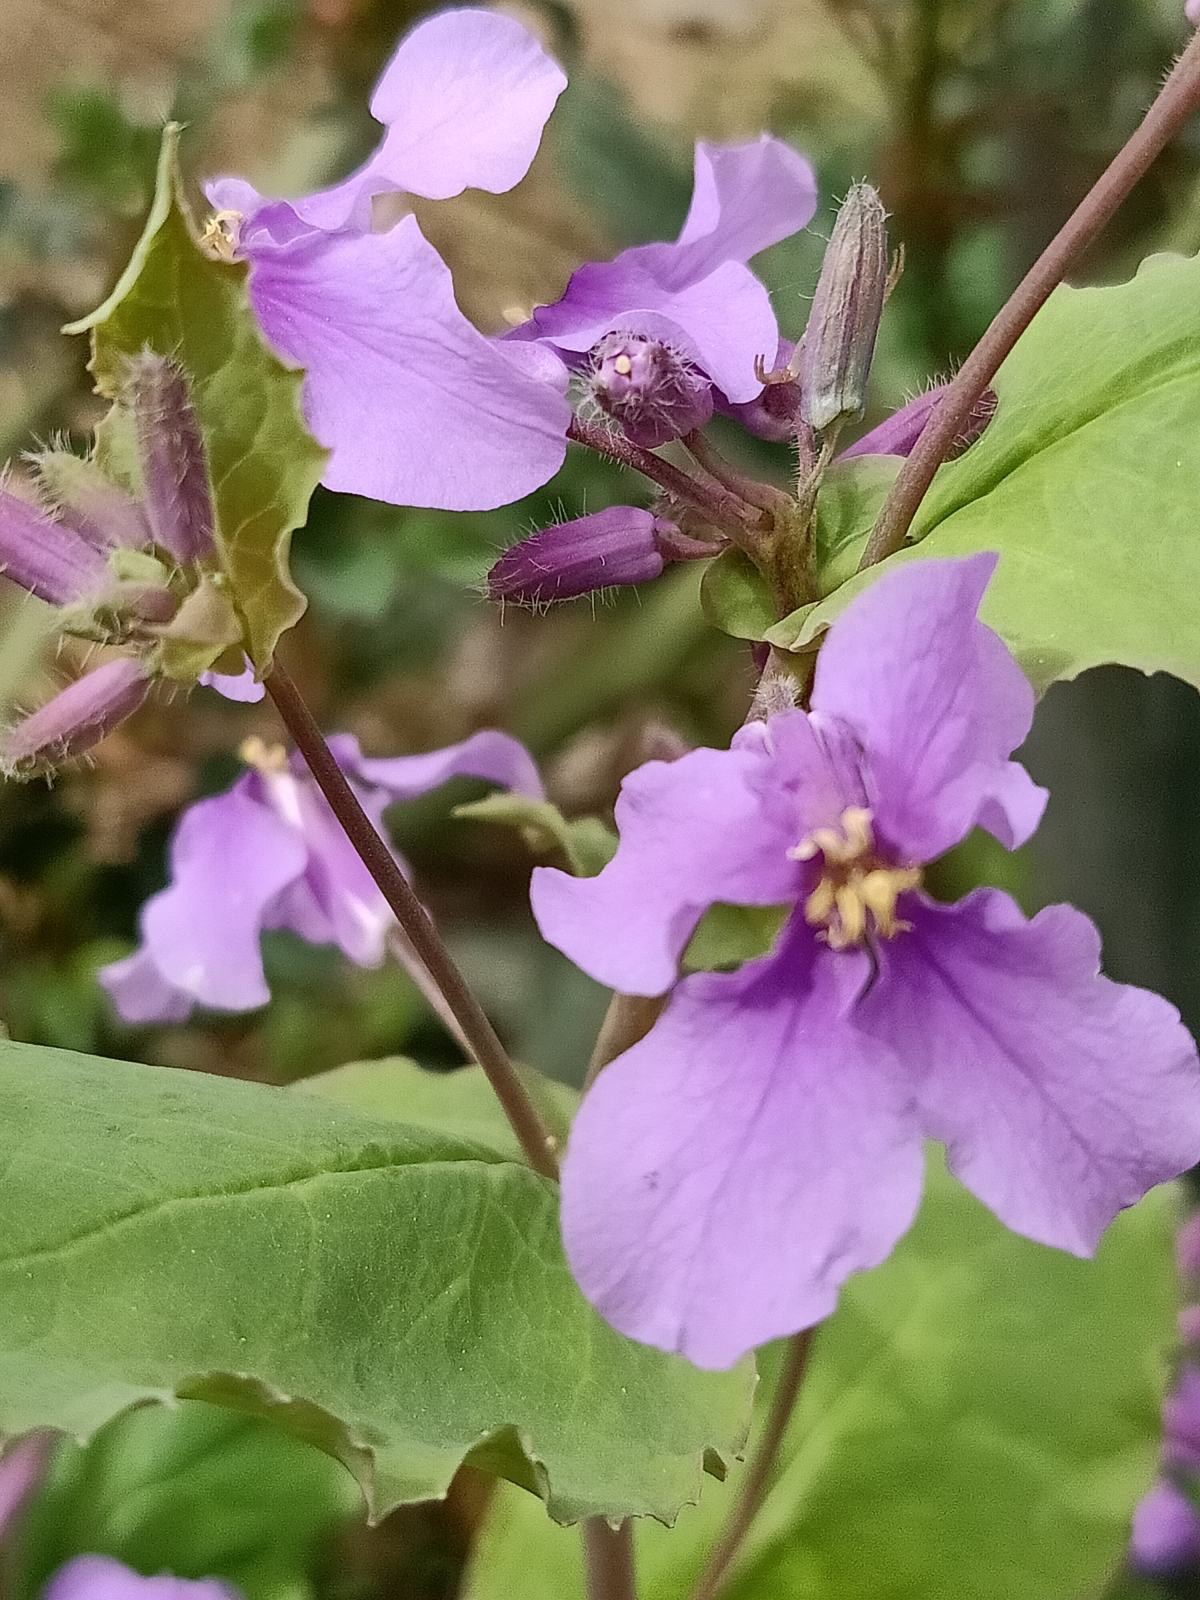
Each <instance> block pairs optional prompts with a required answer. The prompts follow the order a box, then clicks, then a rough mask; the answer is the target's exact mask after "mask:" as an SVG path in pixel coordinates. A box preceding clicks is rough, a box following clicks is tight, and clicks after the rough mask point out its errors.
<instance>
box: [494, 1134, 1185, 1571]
mask: <svg viewBox="0 0 1200 1600" xmlns="http://www.w3.org/2000/svg"><path fill="white" fill-rule="evenodd" d="M1174 1221H1175V1210H1174V1205H1173V1196H1172V1195H1171V1194H1170V1192H1169V1191H1167V1190H1160V1191H1158V1192H1157V1193H1155V1194H1152V1195H1151V1196H1149V1197H1148V1198H1147V1199H1146V1200H1145V1201H1143V1202H1142V1204H1141V1205H1140V1206H1138V1207H1136V1208H1135V1209H1134V1210H1132V1211H1129V1212H1125V1213H1124V1214H1123V1215H1122V1216H1120V1217H1118V1219H1117V1220H1116V1222H1115V1223H1114V1224H1113V1226H1112V1228H1111V1229H1110V1230H1109V1233H1108V1235H1107V1237H1106V1238H1105V1240H1104V1242H1103V1244H1102V1245H1101V1247H1100V1251H1099V1253H1098V1255H1097V1257H1096V1259H1095V1260H1094V1261H1090V1262H1089V1261H1079V1260H1076V1259H1075V1258H1074V1257H1071V1256H1067V1255H1064V1254H1062V1253H1061V1252H1059V1251H1055V1250H1050V1249H1047V1248H1045V1247H1044V1246H1041V1245H1036V1244H1031V1243H1030V1242H1029V1241H1027V1240H1023V1239H1018V1238H1017V1237H1016V1236H1015V1235H1014V1234H1010V1233H1008V1232H1007V1231H1006V1230H1005V1229H1004V1228H1003V1227H1002V1226H1001V1224H1000V1223H999V1222H997V1221H996V1220H995V1218H993V1217H992V1216H991V1215H990V1213H988V1212H987V1211H985V1210H984V1208H983V1207H982V1206H981V1205H979V1204H978V1202H977V1201H975V1200H974V1199H972V1198H971V1196H970V1195H968V1194H967V1193H966V1191H965V1190H963V1189H961V1188H960V1187H959V1186H958V1185H957V1184H956V1183H954V1182H953V1181H952V1180H950V1179H949V1178H947V1176H946V1175H945V1173H944V1170H943V1169H942V1167H941V1163H940V1161H938V1162H936V1163H934V1164H933V1165H932V1166H931V1172H930V1185H929V1192H928V1194H927V1196H926V1200H925V1204H924V1206H923V1207H922V1210H921V1215H920V1217H919V1218H918V1220H917V1223H916V1225H915V1227H914V1228H913V1231H912V1232H911V1234H910V1235H909V1236H908V1238H907V1239H906V1240H904V1241H903V1242H902V1243H901V1244H900V1246H899V1248H898V1249H897V1251H896V1253H895V1255H894V1256H893V1257H892V1259H891V1260H890V1261H888V1262H887V1263H886V1264H885V1265H884V1266H882V1267H880V1268H878V1269H876V1270H875V1271H874V1272H869V1273H865V1274H863V1275H861V1276H860V1277H858V1278H856V1279H853V1280H852V1281H851V1282H850V1284H849V1285H848V1286H847V1288H846V1290H845V1291H844V1292H843V1296H842V1304H841V1306H840V1308H839V1310H838V1311H837V1313H836V1315H835V1316H834V1317H833V1319H832V1320H831V1321H830V1322H829V1323H828V1324H827V1325H826V1326H825V1327H824V1328H822V1329H821V1331H820V1332H819V1334H818V1335H817V1342H816V1345H815V1348H814V1353H813V1357H812V1363H811V1366H810V1369H809V1373H808V1376H807V1378H806V1381H805V1385H804V1388H803V1391H802V1398H801V1403H800V1406H799V1407H798V1409H797V1412H796V1414H795V1417H794V1419H793V1422H792V1424H791V1427H790V1428H789V1430H788V1434H787V1437H786V1439H785V1443H784V1447H783V1451H782V1453H781V1458H780V1463H779V1466H778V1468H777V1470H776V1473H775V1475H774V1479H773V1481H772V1484H771V1488H770V1490H769V1492H768V1495H767V1498H766V1502H765V1504H764V1507H763V1510H762V1512H761V1514H760V1516H759V1518H758V1519H757V1521H756V1523H755V1525H754V1527H753V1528H752V1530H751V1533H750V1536H749V1538H748V1539H747V1541H746V1543H745V1545H744V1546H743V1548H742V1552H741V1555H740V1557H739V1559H738V1561H737V1563H736V1565H735V1567H734V1569H733V1572H732V1574H731V1578H730V1581H729V1583H728V1586H727V1587H726V1588H724V1589H723V1590H722V1600H767V1597H768V1596H770V1597H774V1596H776V1595H780V1596H782V1595H786V1596H788V1600H833V1597H836V1600H879V1596H880V1595H883V1594H886V1595H887V1597H888V1600H962V1596H963V1595H964V1594H969V1595H970V1596H971V1600H1029V1597H1030V1596H1032V1595H1037V1596H1047V1597H1053V1600H1069V1597H1071V1596H1079V1595H1089V1594H1098V1593H1101V1592H1102V1591H1103V1586H1104V1582H1105V1579H1106V1578H1107V1576H1108V1575H1110V1574H1111V1573H1112V1572H1113V1571H1114V1570H1115V1569H1116V1567H1117V1566H1118V1564H1119V1562H1120V1559H1121V1556H1122V1553H1123V1551H1124V1548H1125V1544H1126V1541H1127V1538H1128V1530H1129V1520H1130V1516H1131V1514H1132V1511H1133V1507H1134V1505H1135V1504H1136V1502H1137V1499H1138V1498H1139V1496H1140V1495H1141V1494H1142V1492H1143V1491H1144V1490H1145V1489H1146V1488H1147V1487H1148V1486H1149V1483H1150V1481H1151V1479H1152V1476H1153V1473H1154V1469H1155V1461H1156V1457H1157V1451H1158V1444H1159V1439H1160V1426H1159V1418H1158V1407H1159V1402H1160V1399H1161V1395H1162V1390H1163V1382H1164V1376H1165V1369H1166V1360H1165V1357H1166V1353H1167V1351H1168V1350H1169V1348H1170V1345H1171V1342H1172V1339H1173V1336H1174V1329H1173V1315H1174V1308H1175V1287H1174V1272H1173V1265H1172V1230H1173V1223H1174ZM767 1388H768V1385H767V1384H766V1383H764V1391H765V1390H766V1389H767ZM767 1398H768V1396H767V1395H766V1394H765V1393H764V1396H763V1404H761V1405H760V1407H759V1412H760V1419H761V1414H762V1410H763V1406H764V1405H765V1402H766V1400H767ZM751 1449H753V1444H752V1445H751ZM737 1489H738V1479H737V1476H736V1475H731V1477H730V1480H729V1482H728V1483H726V1484H723V1485H718V1484H708V1485H706V1486H705V1490H704V1495H703V1497H702V1499H701V1502H700V1504H699V1506H698V1507H696V1508H694V1509H693V1508H689V1509H688V1510H687V1511H686V1512H685V1513H684V1514H683V1515H682V1516H681V1517H680V1520H679V1523H678V1524H677V1526H676V1528H675V1529H674V1530H668V1529H664V1528H659V1527H656V1526H653V1525H649V1524H645V1525H639V1526H638V1528H637V1530H636V1538H637V1541H638V1550H637V1556H638V1570H639V1578H640V1584H641V1586H640V1593H641V1595H642V1597H643V1600H684V1597H685V1596H686V1595H687V1594H688V1592H689V1590H690V1587H691V1585H692V1583H693V1582H694V1581H695V1576H696V1573H697V1571H698V1569H699V1567H700V1564H701V1562H702V1561H703V1559H704V1555H705V1553H706V1552H707V1550H708V1549H710V1548H711V1545H712V1542H713V1539H714V1537H715V1536H716V1533H717V1531H718V1530H719V1529H720V1527H721V1525H722V1523H723V1520H724V1517H725V1516H726V1515H727V1512H728V1506H729V1503H730V1501H731V1499H732V1498H733V1497H734V1496H735V1495H736V1494H737ZM518 1575H520V1576H521V1578H522V1581H520V1582H517V1578H518ZM517 1593H520V1595H521V1596H522V1600H582V1595H583V1590H582V1584H581V1577H580V1568H579V1560H578V1556H577V1553H576V1550H575V1547H574V1544H573V1543H572V1541H571V1540H570V1538H569V1537H568V1536H565V1535H564V1534H563V1532H562V1530H561V1529H558V1528H555V1527H553V1526H552V1525H551V1524H550V1523H548V1522H547V1519H546V1518H545V1516H544V1515H542V1514H541V1512H540V1509H539V1508H538V1507H537V1506H536V1505H533V1504H531V1503H530V1502H529V1501H528V1500H527V1498H526V1497H523V1496H518V1495H510V1494H507V1493H504V1494H502V1495H501V1496H500V1497H499V1498H498V1501H497V1504H496V1506H495V1509H494V1511H493V1513H492V1515H491V1517H490V1519H489V1522H488V1524H487V1526H486V1527H485V1529H484V1533H483V1537H482V1539H481V1541H480V1543H479V1545H478V1547H477V1551H476V1555H475V1558H474V1563H473V1567H472V1571H471V1573H470V1575H469V1578H468V1582H467V1584H466V1588H465V1593H464V1596H463V1600H508V1597H509V1596H510V1595H513V1594H517Z"/></svg>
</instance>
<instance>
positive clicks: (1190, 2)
mask: <svg viewBox="0 0 1200 1600" xmlns="http://www.w3.org/2000/svg"><path fill="white" fill-rule="evenodd" d="M1183 9H1184V12H1185V14H1186V16H1187V19H1188V21H1189V22H1193V23H1196V24H1198V25H1200V0H1187V5H1186V6H1184V8H1183Z"/></svg>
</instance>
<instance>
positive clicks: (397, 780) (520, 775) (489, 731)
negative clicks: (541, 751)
mask: <svg viewBox="0 0 1200 1600" xmlns="http://www.w3.org/2000/svg"><path fill="white" fill-rule="evenodd" d="M329 745H330V749H331V750H332V751H333V753H334V755H335V757H336V758H337V763H338V765H339V766H340V767H341V768H343V770H344V771H345V772H347V773H349V774H350V775H351V776H352V777H355V778H358V779H360V780H361V781H362V782H363V783H369V784H372V785H374V786H376V787H378V788H380V789H385V790H386V791H387V795H388V799H389V800H412V799H415V798H416V796H417V795H421V794H428V792H429V791H430V789H437V788H439V787H440V786H441V785H442V784H443V783H448V782H449V781H450V779H451V778H482V779H484V781H485V782H487V783H496V784H499V785H500V787H501V788H503V789H512V790H515V792H516V793H517V794H527V795H532V796H533V798H534V799H535V800H540V799H542V797H543V795H544V794H545V790H544V789H543V788H542V780H541V778H540V777H539V776H538V769H537V765H536V763H535V762H534V759H533V757H532V756H531V755H530V754H529V751H528V750H526V748H525V746H524V745H523V744H522V743H521V742H520V740H518V739H514V738H512V737H511V735H509V734H507V733H500V732H498V731H497V730H496V729H494V728H482V729H481V730H480V731H479V732H478V733H473V734H472V735H471V736H470V738H469V739H464V740H463V741H462V742H461V743H460V744H451V745H447V746H446V747H445V749H443V750H430V751H428V752H427V753H426V754H424V755H418V756H384V757H378V756H364V755H363V753H362V751H361V750H360V749H359V745H358V740H357V739H355V738H354V737H353V736H352V735H351V734H346V733H342V734H335V735H334V737H333V738H332V739H330V741H329Z"/></svg>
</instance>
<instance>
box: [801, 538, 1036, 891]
mask: <svg viewBox="0 0 1200 1600" xmlns="http://www.w3.org/2000/svg"><path fill="white" fill-rule="evenodd" d="M995 566H996V557H995V556H994V555H990V554H984V555H977V556H970V557H968V558H966V559H965V560H961V561H922V562H916V563H913V564H912V565H908V566H903V567H898V568H896V569H894V570H893V571H891V572H887V573H885V574H884V575H883V576H882V577H881V578H880V579H879V580H878V581H877V582H876V583H874V584H872V585H871V587H870V588H869V589H867V590H865V591H864V593H862V594H861V595H859V596H858V598H857V599H856V600H854V601H853V603H852V604H851V605H850V606H849V608H848V609H847V610H846V612H845V613H844V614H843V615H842V616H841V617H839V618H838V620H837V621H836V622H835V623H834V625H833V628H832V629H831V630H830V633H829V636H828V638H827V639H826V641H825V644H824V646H823V647H822V649H821V652H820V655H819V656H818V658H817V677H816V686H815V688H814V690H813V698H812V703H813V709H814V711H816V712H817V713H818V714H819V716H820V717H823V718H831V719H833V720H835V721H837V722H839V723H840V724H842V725H843V726H844V727H846V728H849V729H850V730H851V731H852V732H853V734H854V735H855V736H856V737H857V739H858V740H859V742H860V744H861V745H862V747H863V749H864V751H865V752H866V758H865V759H866V765H867V768H868V771H869V774H870V778H871V781H872V784H873V792H872V793H871V794H870V795H869V797H868V803H869V804H870V806H871V809H872V810H873V812H874V815H875V821H876V827H877V829H878V832H879V833H880V835H881V836H882V837H883V838H884V839H885V840H886V841H887V843H888V844H889V845H890V846H891V847H892V848H893V849H895V850H897V851H898V852H900V853H901V854H902V855H905V856H907V857H909V858H910V859H912V860H914V861H930V860H932V859H933V858H934V857H935V856H938V855H940V854H942V852H943V851H945V850H947V849H949V847H950V846H951V845H953V844H956V843H957V842H958V840H960V839H961V838H963V836H964V835H965V834H966V833H968V832H969V830H970V829H971V828H972V827H974V826H975V825H976V824H978V825H980V826H983V827H986V828H988V829H989V830H990V831H991V832H993V833H994V834H995V835H996V837H997V838H998V839H1000V841H1001V843H1003V844H1005V845H1006V846H1008V847H1009V848H1014V847H1015V846H1016V845H1018V844H1022V843H1024V841H1025V840H1026V839H1027V838H1028V837H1029V836H1030V834H1031V833H1032V832H1033V830H1034V829H1035V828H1036V827H1037V824H1038V822H1039V820H1040V819H1041V814H1042V811H1043V809H1044V807H1045V801H1046V795H1045V791H1044V790H1042V789H1039V788H1038V787H1037V786H1036V785H1035V784H1034V783H1032V781H1031V780H1030V779H1029V777H1028V776H1027V775H1026V774H1025V772H1024V769H1023V768H1021V767H1018V766H1016V765H1015V764H1014V763H1012V762H1010V761H1009V759H1008V757H1009V756H1010V755H1011V754H1012V752H1013V750H1015V749H1016V747H1017V746H1018V745H1019V744H1020V743H1021V742H1022V740H1023V739H1024V738H1025V735H1026V734H1027V733H1028V732H1029V727H1030V724H1031V723H1032V721H1033V705H1034V700H1033V690H1032V689H1031V688H1030V685H1029V683H1028V681H1027V679H1026V678H1025V675H1024V674H1023V673H1022V671H1021V669H1020V668H1019V667H1018V666H1017V664H1016V662H1015V661H1014V660H1013V658H1012V656H1011V655H1010V654H1009V652H1008V650H1007V648H1006V647H1005V645H1004V644H1003V643H1002V642H1001V640H1000V639H999V638H998V637H997V635H996V634H994V633H993V632H992V630H991V629H990V628H987V627H985V626H984V625H983V624H982V623H981V622H979V621H978V620H977V618H976V611H977V609H978V606H979V602H980V599H981V598H982V596H983V592H984V590H985V588H986V587H987V583H988V580H989V578H990V577H991V575H992V573H993V571H994V570H995Z"/></svg>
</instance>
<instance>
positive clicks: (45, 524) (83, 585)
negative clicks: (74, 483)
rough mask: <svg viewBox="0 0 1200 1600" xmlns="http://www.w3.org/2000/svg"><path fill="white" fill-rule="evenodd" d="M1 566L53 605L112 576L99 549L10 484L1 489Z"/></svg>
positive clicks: (75, 598)
mask: <svg viewBox="0 0 1200 1600" xmlns="http://www.w3.org/2000/svg"><path fill="white" fill-rule="evenodd" d="M0 571H2V572H3V573H4V576H5V577H6V578H11V579H12V580H13V582H14V583H19V584H20V585H21V587H22V588H23V589H28V590H29V593H30V594H35V595H37V597H38V598H39V599H40V600H48V601H49V602H50V604H51V605H53V606H66V605H73V604H74V603H75V602H77V601H79V600H82V599H83V598H84V597H85V596H87V595H90V594H94V593H95V592H97V591H98V590H99V589H101V588H103V586H104V584H105V582H106V580H107V577H108V568H107V567H106V565H105V561H104V557H103V556H102V555H101V554H100V552H99V551H98V550H95V549H93V548H92V546H91V545H89V544H87V543H85V541H84V540H83V539H81V538H80V537H79V535H78V534H76V533H72V531H71V530H70V529H69V528H64V527H63V525H62V524H61V523H59V522H55V521H54V519H53V518H51V517H48V516H47V515H46V513H45V512H44V511H40V510H39V509H38V508H37V507H36V506H32V505H30V504H29V502H28V501H27V500H22V499H21V498H20V497H19V496H18V495H15V494H11V493H10V492H9V491H8V490H7V489H0Z"/></svg>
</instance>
